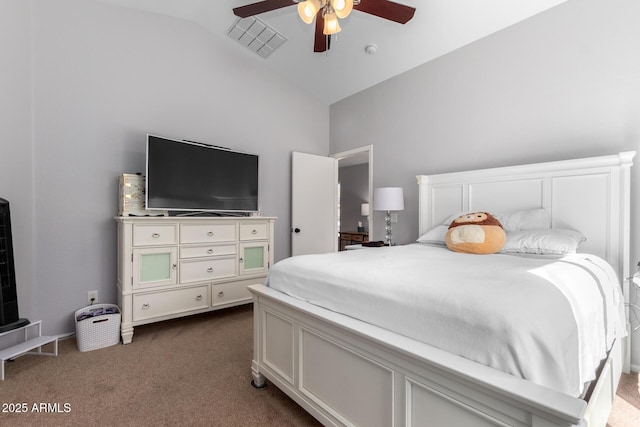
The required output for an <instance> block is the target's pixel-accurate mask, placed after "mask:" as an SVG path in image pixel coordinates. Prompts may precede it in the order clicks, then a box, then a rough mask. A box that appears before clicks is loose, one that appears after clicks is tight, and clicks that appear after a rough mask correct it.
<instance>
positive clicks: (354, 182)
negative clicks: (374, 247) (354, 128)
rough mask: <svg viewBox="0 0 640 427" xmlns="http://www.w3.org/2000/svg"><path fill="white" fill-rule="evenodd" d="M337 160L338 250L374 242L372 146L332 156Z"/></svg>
mask: <svg viewBox="0 0 640 427" xmlns="http://www.w3.org/2000/svg"><path fill="white" fill-rule="evenodd" d="M331 157H333V158H335V159H337V160H338V191H337V200H336V210H337V212H336V217H337V224H336V229H337V230H338V236H337V238H338V250H345V249H346V248H347V247H348V246H350V245H358V244H361V243H362V242H363V241H368V240H373V236H372V235H371V227H370V224H371V220H372V216H371V206H372V205H371V202H372V196H373V188H372V182H373V146H372V145H368V146H365V147H360V148H355V149H353V150H349V151H344V152H341V153H336V154H332V155H331Z"/></svg>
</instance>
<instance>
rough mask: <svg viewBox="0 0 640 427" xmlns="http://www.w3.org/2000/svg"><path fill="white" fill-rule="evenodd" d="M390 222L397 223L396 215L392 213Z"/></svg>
mask: <svg viewBox="0 0 640 427" xmlns="http://www.w3.org/2000/svg"><path fill="white" fill-rule="evenodd" d="M390 217H391V222H398V214H397V213H395V212H393V213H392V214H391V215H390Z"/></svg>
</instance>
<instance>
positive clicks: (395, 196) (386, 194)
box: [373, 187, 404, 246]
mask: <svg viewBox="0 0 640 427" xmlns="http://www.w3.org/2000/svg"><path fill="white" fill-rule="evenodd" d="M373 210H374V211H386V212H387V213H386V216H385V221H386V226H385V231H386V240H387V245H389V246H391V234H392V233H391V211H402V210H404V193H403V191H402V188H401V187H381V188H376V189H375V190H374V191H373Z"/></svg>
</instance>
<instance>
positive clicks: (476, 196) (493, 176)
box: [417, 151, 635, 280]
mask: <svg viewBox="0 0 640 427" xmlns="http://www.w3.org/2000/svg"><path fill="white" fill-rule="evenodd" d="M634 156H635V151H629V152H623V153H619V154H616V155H610V156H601V157H590V158H583V159H575V160H563V161H556V162H548V163H536V164H528V165H521V166H509V167H500V168H493V169H482V170H475V171H464V172H453V173H444V174H438V175H419V176H418V177H417V178H418V185H419V197H420V199H419V205H420V207H419V209H420V212H419V228H420V235H422V234H423V233H425V232H427V231H428V230H429V229H431V228H432V227H434V226H435V225H438V224H441V223H442V222H443V221H444V220H445V219H446V218H447V217H448V216H450V215H452V214H454V213H457V212H461V211H467V212H471V211H487V212H494V213H510V212H515V211H519V210H528V209H538V208H544V209H547V210H548V211H549V212H550V214H551V225H552V227H556V228H571V229H574V230H579V231H581V232H582V233H583V234H584V235H585V236H586V237H587V241H586V242H585V243H584V244H583V245H582V246H581V248H580V252H585V253H592V254H595V255H598V256H600V257H601V258H603V259H606V260H607V261H608V262H609V263H610V264H611V265H612V266H613V267H614V268H615V269H616V271H617V272H618V274H619V277H620V279H621V280H623V279H624V278H626V277H629V218H630V217H629V215H630V214H629V207H630V174H629V169H630V167H631V165H632V160H633V157H634Z"/></svg>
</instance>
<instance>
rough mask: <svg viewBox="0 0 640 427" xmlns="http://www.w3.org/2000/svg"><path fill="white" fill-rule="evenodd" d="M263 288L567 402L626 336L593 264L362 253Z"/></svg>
mask: <svg viewBox="0 0 640 427" xmlns="http://www.w3.org/2000/svg"><path fill="white" fill-rule="evenodd" d="M268 285H269V286H270V287H272V288H273V289H277V290H279V291H281V292H284V293H286V294H288V295H291V296H293V297H296V298H299V299H302V300H305V301H308V302H310V303H312V304H315V305H318V306H321V307H324V308H327V309H330V310H333V311H336V312H339V313H343V314H346V315H349V316H351V317H354V318H357V319H360V320H363V321H366V322H368V323H372V324H374V325H377V326H380V327H383V328H386V329H389V330H392V331H394V332H397V333H399V334H402V335H405V336H408V337H410V338H413V339H416V340H419V341H422V342H425V343H428V344H431V345H433V346H435V347H439V348H441V349H443V350H446V351H449V352H452V353H455V354H458V355H460V356H463V357H466V358H468V359H471V360H474V361H477V362H479V363H482V364H485V365H488V366H491V367H494V368H497V369H500V370H502V371H505V372H508V373H511V374H513V375H516V376H519V377H521V378H525V379H528V380H531V381H533V382H535V383H538V384H540V385H543V386H546V387H550V388H552V389H555V390H558V391H561V392H563V393H566V394H569V395H572V396H579V395H580V394H581V393H582V391H583V388H584V384H585V383H586V382H588V381H591V380H592V379H594V378H595V371H596V367H597V365H598V363H599V361H600V360H601V359H602V358H603V357H604V356H605V354H606V351H607V350H608V349H609V348H610V347H611V344H612V342H613V340H614V338H616V337H621V336H625V335H626V326H625V322H624V321H623V319H624V304H623V300H622V297H621V292H620V286H619V283H618V281H617V278H616V274H615V273H614V271H613V269H612V268H611V267H610V266H609V264H607V263H606V262H605V261H603V260H602V259H600V258H598V257H596V256H593V255H582V254H576V255H571V256H568V257H564V258H562V259H554V260H550V259H540V258H531V257H521V256H513V255H469V254H461V253H455V252H451V251H449V250H447V249H446V248H440V247H433V246H428V245H421V244H412V245H406V246H398V247H391V248H389V247H385V248H366V249H362V250H353V251H346V252H338V253H333V254H322V255H304V256H298V257H293V258H288V259H285V260H283V261H280V262H279V263H277V264H276V265H275V266H274V267H273V268H272V269H271V271H270V273H269V279H268Z"/></svg>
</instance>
